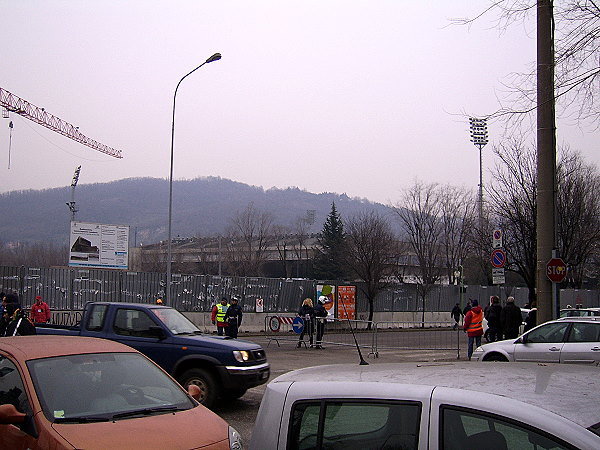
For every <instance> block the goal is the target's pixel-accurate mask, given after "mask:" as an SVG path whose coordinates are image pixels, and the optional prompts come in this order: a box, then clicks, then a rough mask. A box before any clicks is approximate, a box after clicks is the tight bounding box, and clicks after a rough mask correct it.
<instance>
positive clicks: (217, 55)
mask: <svg viewBox="0 0 600 450" xmlns="http://www.w3.org/2000/svg"><path fill="white" fill-rule="evenodd" d="M219 59H221V54H220V53H215V54H214V55H212V56H211V57H210V58H208V59H207V60H206V61H204V62H203V63H202V64H200V65H199V66H198V67H196V68H195V69H194V70H192V71H190V72H188V73H187V74H185V75H184V76H183V77H182V78H181V80H179V83H177V87H175V93H174V94H173V121H172V122H171V170H170V172H169V227H168V236H167V239H168V241H167V281H166V287H165V290H166V299H167V305H169V306H171V305H172V303H171V262H172V261H171V260H172V249H171V225H172V222H173V143H174V141H175V100H176V98H177V90H178V89H179V85H180V84H181V82H182V81H183V80H184V79H185V78H186V77H188V76H189V75H191V74H192V73H194V72H195V71H196V70H198V69H199V68H200V67H202V66H203V65H204V64H208V63H211V62H213V61H218V60H219Z"/></svg>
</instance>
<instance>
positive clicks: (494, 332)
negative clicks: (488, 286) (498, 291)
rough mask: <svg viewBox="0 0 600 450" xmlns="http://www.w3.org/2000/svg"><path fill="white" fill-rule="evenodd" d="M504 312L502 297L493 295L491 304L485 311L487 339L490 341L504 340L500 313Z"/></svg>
mask: <svg viewBox="0 0 600 450" xmlns="http://www.w3.org/2000/svg"><path fill="white" fill-rule="evenodd" d="M501 313H502V306H501V305H500V298H498V297H497V296H495V295H492V298H491V299H490V305H489V307H488V308H486V310H485V312H484V317H485V319H486V320H487V325H488V328H487V330H486V332H485V334H486V340H487V341H488V342H494V341H500V340H502V325H501V320H500V315H501Z"/></svg>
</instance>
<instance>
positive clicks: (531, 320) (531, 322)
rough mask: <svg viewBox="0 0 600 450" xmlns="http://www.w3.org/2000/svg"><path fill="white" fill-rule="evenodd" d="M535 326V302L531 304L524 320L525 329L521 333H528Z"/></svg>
mask: <svg viewBox="0 0 600 450" xmlns="http://www.w3.org/2000/svg"><path fill="white" fill-rule="evenodd" d="M536 325H537V308H536V304H535V302H531V311H529V313H528V314H527V317H526V318H525V328H524V329H523V332H526V331H529V330H531V329H532V328H534V327H535V326H536Z"/></svg>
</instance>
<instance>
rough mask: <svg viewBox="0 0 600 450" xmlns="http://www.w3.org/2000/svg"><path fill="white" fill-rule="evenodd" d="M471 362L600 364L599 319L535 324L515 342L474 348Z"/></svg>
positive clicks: (572, 318)
mask: <svg viewBox="0 0 600 450" xmlns="http://www.w3.org/2000/svg"><path fill="white" fill-rule="evenodd" d="M471 359H472V360H476V361H520V362H555V363H579V364H599V363H600V317H566V318H562V319H558V320H552V321H550V322H546V323H543V324H541V325H538V326H537V327H535V328H532V329H531V330H529V331H528V332H527V333H525V334H522V335H521V336H519V337H518V338H517V339H507V340H504V341H497V342H492V343H489V344H484V345H482V346H480V347H477V348H476V349H475V351H474V352H473V356H472V358H471Z"/></svg>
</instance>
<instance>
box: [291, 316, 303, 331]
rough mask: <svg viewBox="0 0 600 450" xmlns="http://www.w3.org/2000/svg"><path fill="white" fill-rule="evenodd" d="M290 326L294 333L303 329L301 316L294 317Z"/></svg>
mask: <svg viewBox="0 0 600 450" xmlns="http://www.w3.org/2000/svg"><path fill="white" fill-rule="evenodd" d="M292 328H293V329H294V332H295V333H296V334H301V333H302V330H303V329H304V320H302V317H296V318H295V319H294V321H293V322H292Z"/></svg>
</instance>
